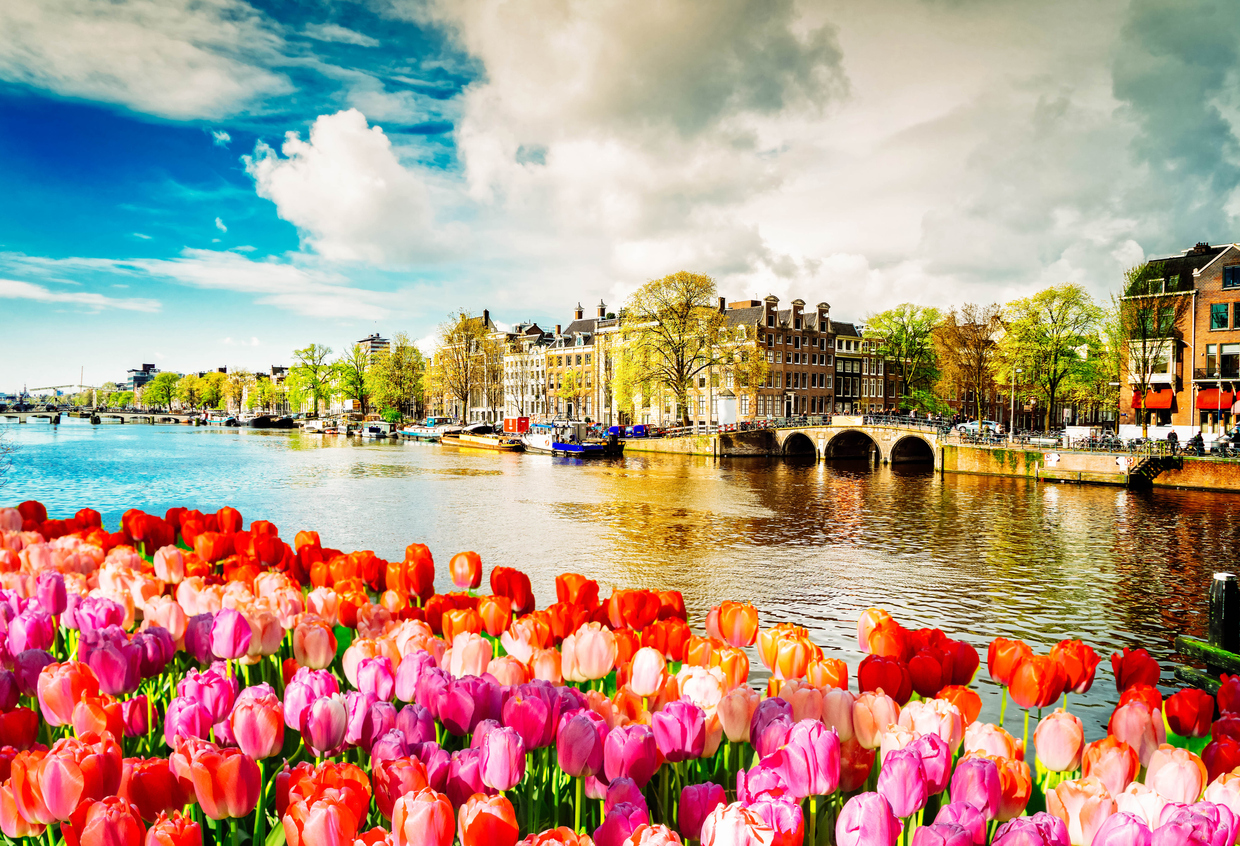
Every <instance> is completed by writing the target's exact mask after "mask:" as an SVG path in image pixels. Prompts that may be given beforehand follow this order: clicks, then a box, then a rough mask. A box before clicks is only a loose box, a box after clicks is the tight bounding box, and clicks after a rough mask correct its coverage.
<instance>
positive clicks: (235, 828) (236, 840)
mask: <svg viewBox="0 0 1240 846" xmlns="http://www.w3.org/2000/svg"><path fill="white" fill-rule="evenodd" d="M228 823H229V828H231V829H232V846H241V826H239V825H237V818H236V817H233V818H231V819H230V820H229V821H228Z"/></svg>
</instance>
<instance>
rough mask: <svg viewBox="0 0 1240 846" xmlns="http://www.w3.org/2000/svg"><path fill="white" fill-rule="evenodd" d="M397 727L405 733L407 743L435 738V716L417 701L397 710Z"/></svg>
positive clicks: (423, 741)
mask: <svg viewBox="0 0 1240 846" xmlns="http://www.w3.org/2000/svg"><path fill="white" fill-rule="evenodd" d="M396 728H398V729H400V731H401V733H402V734H404V736H405V742H406V743H411V744H412V743H425V742H426V741H428V740H434V739H435V718H434V717H432V716H431V712H430V711H428V710H427V709H425V708H423V707H422V706H421V705H418V704H416V703H410V704H408V705H406V706H405V707H404V708H401V709H400V710H399V711H397V712H396Z"/></svg>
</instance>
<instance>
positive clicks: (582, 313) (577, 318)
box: [575, 303, 586, 320]
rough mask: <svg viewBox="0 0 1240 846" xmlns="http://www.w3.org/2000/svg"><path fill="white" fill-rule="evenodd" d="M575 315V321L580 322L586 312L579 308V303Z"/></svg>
mask: <svg viewBox="0 0 1240 846" xmlns="http://www.w3.org/2000/svg"><path fill="white" fill-rule="evenodd" d="M575 313H576V315H577V317H576V318H575V319H576V320H580V319H581V318H582V317H584V316H585V313H586V312H585V309H583V308H582V307H581V303H577V311H576V312H575Z"/></svg>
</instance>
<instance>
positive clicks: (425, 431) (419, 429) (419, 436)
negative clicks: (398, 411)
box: [397, 417, 462, 441]
mask: <svg viewBox="0 0 1240 846" xmlns="http://www.w3.org/2000/svg"><path fill="white" fill-rule="evenodd" d="M461 431H462V427H460V426H458V425H457V424H456V421H454V420H453V419H452V418H451V417H428V418H426V420H424V421H423V422H422V423H418V424H414V425H411V426H405V427H402V428H400V429H398V430H397V433H398V434H399V435H400V436H401V437H403V438H410V439H412V440H415V441H438V440H439V439H440V438H442V437H443V436H444V435H456V434H460V432H461Z"/></svg>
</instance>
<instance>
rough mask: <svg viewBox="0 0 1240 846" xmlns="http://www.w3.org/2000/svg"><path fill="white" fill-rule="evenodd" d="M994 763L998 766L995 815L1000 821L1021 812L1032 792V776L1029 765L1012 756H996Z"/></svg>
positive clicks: (1023, 810)
mask: <svg viewBox="0 0 1240 846" xmlns="http://www.w3.org/2000/svg"><path fill="white" fill-rule="evenodd" d="M995 765H996V766H997V767H998V768H999V797H1000V798H999V813H998V814H997V816H996V817H995V818H996V819H998V820H999V821H1000V822H1004V821H1007V820H1010V819H1012V818H1013V817H1015V816H1018V815H1020V814H1023V813H1024V812H1025V807H1026V806H1027V805H1028V804H1029V797H1030V796H1031V795H1032V794H1033V777H1032V775H1031V773H1030V771H1029V765H1028V764H1026V763H1025V762H1024V761H1017V760H1015V759H1014V758H997V759H995Z"/></svg>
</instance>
